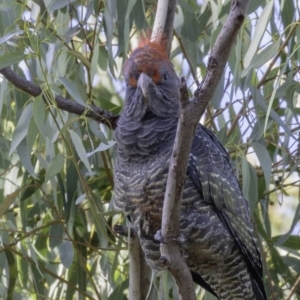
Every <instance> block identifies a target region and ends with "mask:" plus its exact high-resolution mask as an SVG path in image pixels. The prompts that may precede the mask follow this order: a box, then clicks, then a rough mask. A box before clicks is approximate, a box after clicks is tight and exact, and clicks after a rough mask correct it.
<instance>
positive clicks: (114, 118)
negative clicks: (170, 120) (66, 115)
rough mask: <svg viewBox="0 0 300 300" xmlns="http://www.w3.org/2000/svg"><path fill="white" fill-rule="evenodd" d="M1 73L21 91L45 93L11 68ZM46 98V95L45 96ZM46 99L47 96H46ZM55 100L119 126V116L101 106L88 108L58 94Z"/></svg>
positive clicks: (91, 117) (62, 106)
mask: <svg viewBox="0 0 300 300" xmlns="http://www.w3.org/2000/svg"><path fill="white" fill-rule="evenodd" d="M0 74H2V75H3V76H4V77H5V78H6V79H7V80H8V81H9V82H11V83H12V84H13V85H14V86H15V87H17V88H19V89H20V90H21V91H23V92H25V93H27V94H29V95H31V96H33V97H37V96H39V95H41V94H42V93H43V91H42V89H41V88H40V87H39V86H38V85H36V84H35V83H33V82H30V81H28V80H26V79H24V78H22V77H20V76H19V75H18V74H16V73H15V72H14V71H12V70H11V69H10V68H8V67H7V68H3V69H0ZM43 98H44V96H43ZM44 99H45V98H44ZM55 102H56V104H57V107H58V108H60V109H62V110H65V111H68V112H70V113H73V114H76V115H80V116H83V115H84V116H86V117H88V118H90V119H93V120H95V121H97V122H99V123H103V124H106V125H107V126H109V127H110V128H112V129H115V128H116V127H117V122H118V119H119V116H118V115H116V114H114V113H112V112H110V111H107V110H104V109H102V108H99V107H97V106H95V105H93V104H92V105H91V106H90V108H89V109H88V108H86V107H84V106H83V105H81V104H79V103H78V102H76V101H73V100H70V99H66V98H63V97H62V96H56V97H55Z"/></svg>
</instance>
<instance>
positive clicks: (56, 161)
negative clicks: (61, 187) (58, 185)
mask: <svg viewBox="0 0 300 300" xmlns="http://www.w3.org/2000/svg"><path fill="white" fill-rule="evenodd" d="M64 159H65V156H64V155H63V154H62V153H60V154H58V155H56V156H55V157H54V158H53V159H52V162H51V165H50V167H49V169H48V170H47V172H46V176H45V182H47V181H48V180H50V179H51V178H53V177H54V176H55V175H56V174H58V173H60V172H61V170H62V169H63V167H64Z"/></svg>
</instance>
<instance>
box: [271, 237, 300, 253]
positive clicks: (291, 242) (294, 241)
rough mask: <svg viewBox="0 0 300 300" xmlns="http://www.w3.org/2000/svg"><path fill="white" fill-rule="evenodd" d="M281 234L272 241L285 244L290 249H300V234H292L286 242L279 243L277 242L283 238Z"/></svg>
mask: <svg viewBox="0 0 300 300" xmlns="http://www.w3.org/2000/svg"><path fill="white" fill-rule="evenodd" d="M281 237H282V236H281V235H277V236H274V237H272V241H273V243H274V244H275V245H276V246H280V247H281V246H283V247H287V248H290V249H294V250H300V236H298V235H290V236H289V237H288V238H287V239H286V240H285V242H284V243H282V244H281V243H279V244H277V242H278V241H279V240H280V239H281Z"/></svg>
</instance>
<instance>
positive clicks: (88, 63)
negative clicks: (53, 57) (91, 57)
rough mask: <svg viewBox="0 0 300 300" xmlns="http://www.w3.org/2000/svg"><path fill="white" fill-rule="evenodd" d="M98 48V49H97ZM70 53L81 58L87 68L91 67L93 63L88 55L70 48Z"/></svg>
mask: <svg viewBox="0 0 300 300" xmlns="http://www.w3.org/2000/svg"><path fill="white" fill-rule="evenodd" d="M95 50H96V49H95ZM68 54H70V55H72V56H74V57H75V58H77V59H79V60H80V61H81V62H82V63H83V64H84V65H85V66H86V67H87V68H91V64H90V62H89V61H88V59H87V58H86V57H84V56H83V55H82V53H80V52H78V51H73V50H69V51H68Z"/></svg>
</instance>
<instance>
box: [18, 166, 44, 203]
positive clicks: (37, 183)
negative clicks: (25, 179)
mask: <svg viewBox="0 0 300 300" xmlns="http://www.w3.org/2000/svg"><path fill="white" fill-rule="evenodd" d="M44 181H45V170H44V169H42V170H41V171H40V172H39V173H38V178H37V179H32V180H31V181H30V183H29V184H28V186H27V187H26V189H25V191H24V193H23V195H22V196H21V201H24V200H26V199H28V198H29V197H30V196H32V195H33V194H34V193H35V192H36V191H37V190H38V189H39V188H40V187H41V185H42V184H43V183H44Z"/></svg>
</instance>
